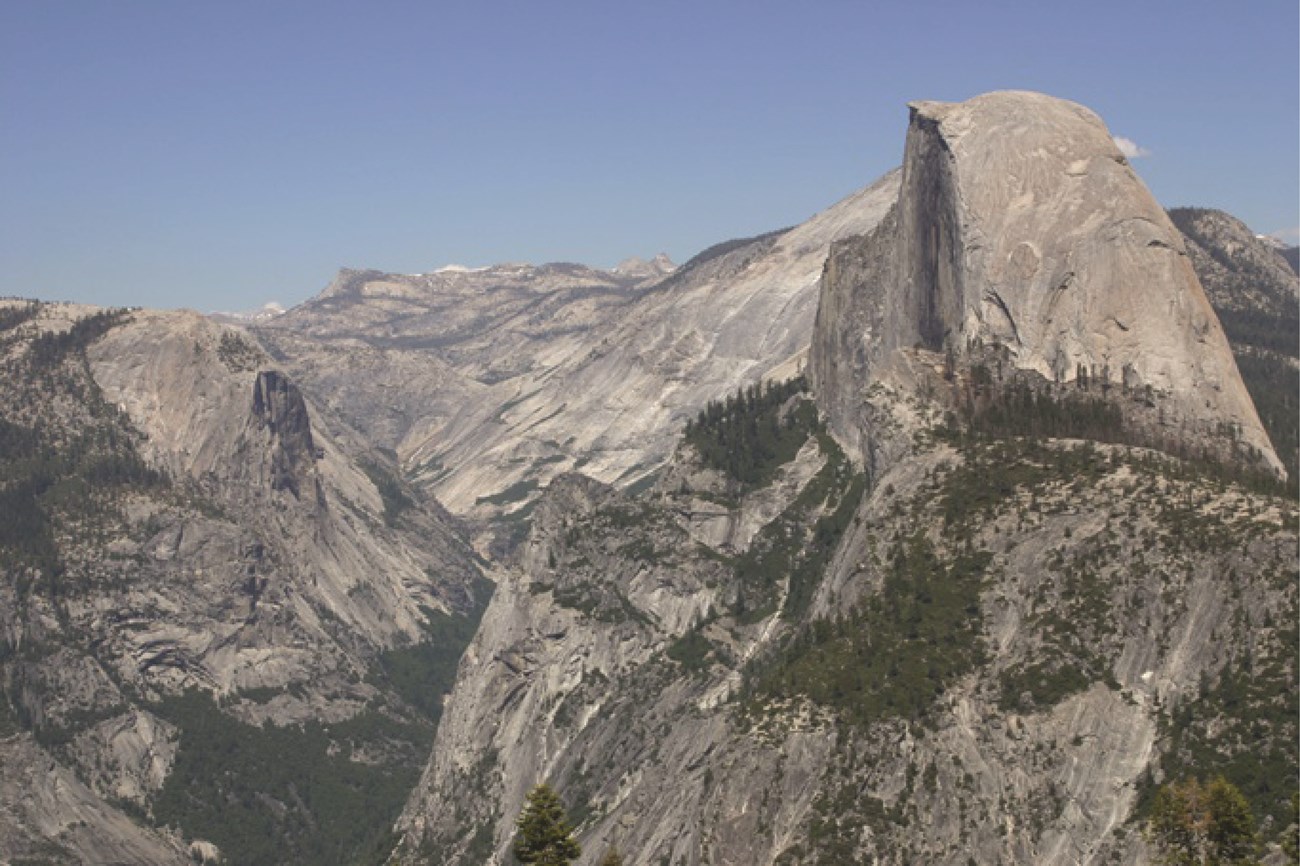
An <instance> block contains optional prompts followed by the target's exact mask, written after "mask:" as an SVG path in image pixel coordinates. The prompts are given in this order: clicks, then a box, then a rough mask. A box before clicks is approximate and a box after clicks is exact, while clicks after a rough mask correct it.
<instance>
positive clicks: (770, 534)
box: [732, 424, 866, 622]
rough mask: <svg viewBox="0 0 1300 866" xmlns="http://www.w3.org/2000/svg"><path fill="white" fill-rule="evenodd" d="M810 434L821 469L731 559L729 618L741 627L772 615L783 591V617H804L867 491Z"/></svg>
mask: <svg viewBox="0 0 1300 866" xmlns="http://www.w3.org/2000/svg"><path fill="white" fill-rule="evenodd" d="M812 433H813V435H815V436H816V437H817V440H818V444H819V445H820V447H821V450H822V454H823V456H824V457H825V458H826V462H825V464H824V465H823V466H822V468H821V469H820V470H818V472H817V474H816V475H814V476H813V478H812V480H811V481H809V482H808V484H807V485H805V487H804V488H803V490H801V491H800V492H799V495H798V496H797V497H796V498H795V500H794V502H793V503H791V505H790V506H789V507H788V508H786V510H785V511H784V512H782V513H781V514H780V516H778V517H777V518H776V519H775V520H773V521H772V522H771V523H769V524H767V525H766V526H764V527H763V529H762V530H761V531H760V532H759V534H758V537H757V538H755V539H754V541H753V543H752V544H751V545H750V546H749V548H748V549H747V550H746V551H745V552H744V553H742V554H740V555H739V556H737V557H736V559H735V563H734V571H735V575H736V582H737V587H738V591H737V594H736V602H735V606H734V608H733V611H732V612H733V613H734V614H735V615H736V616H737V617H738V618H739V619H740V621H741V622H757V621H759V620H761V619H763V618H765V617H767V616H769V615H771V614H772V613H774V612H775V611H776V604H777V599H778V596H779V593H780V590H781V588H782V587H783V586H785V587H788V591H787V594H786V598H785V603H784V605H783V606H782V614H783V615H784V616H785V617H786V618H787V619H791V620H795V619H798V618H799V617H800V616H802V615H803V614H804V613H805V612H806V611H807V609H808V605H810V604H811V603H812V599H813V594H814V593H815V592H816V589H817V586H818V585H819V584H820V583H821V579H822V576H823V575H824V574H825V572H826V567H827V565H828V564H829V563H830V559H831V556H832V554H834V552H835V548H836V547H837V546H838V545H839V542H840V538H841V536H843V534H844V531H845V530H846V529H847V528H848V526H849V522H850V521H851V520H852V519H853V514H854V511H855V510H856V509H857V507H858V503H859V502H860V501H861V500H862V495H863V493H864V492H865V490H866V477H865V476H864V475H863V474H862V473H860V472H855V471H854V468H853V466H852V464H851V463H850V462H849V459H848V458H847V457H846V456H845V454H844V452H843V451H842V450H841V449H840V447H839V446H838V445H837V444H835V440H834V439H832V438H831V437H830V435H829V434H827V433H826V431H825V430H824V429H823V428H822V427H821V426H820V424H816V426H814V427H813V430H812ZM806 438H807V435H805V440H806ZM801 446H802V442H801V443H800V446H799V447H801ZM796 450H797V448H796ZM814 516H816V519H815V520H814ZM810 524H811V527H810Z"/></svg>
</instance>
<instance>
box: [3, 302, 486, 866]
mask: <svg viewBox="0 0 1300 866" xmlns="http://www.w3.org/2000/svg"><path fill="white" fill-rule="evenodd" d="M0 312H2V313H3V314H4V317H5V322H6V324H7V327H3V328H0V365H3V366H4V368H5V370H6V377H5V379H4V382H3V386H2V387H0V390H2V391H3V403H4V405H5V407H6V410H5V413H4V417H3V429H4V430H5V431H6V435H7V436H8V437H9V438H8V439H6V442H7V445H6V447H5V448H4V449H3V453H0V462H2V463H3V466H4V471H5V472H6V473H7V478H8V479H14V480H13V481H11V483H12V484H13V485H14V487H16V488H17V491H15V489H14V487H10V488H7V494H6V497H5V500H4V507H5V512H4V514H5V519H6V520H15V519H17V520H25V521H26V523H25V525H26V527H27V528H26V529H25V530H23V531H21V532H19V533H14V532H12V531H10V532H8V533H7V534H6V535H5V539H6V540H5V545H4V550H5V558H4V562H3V564H2V565H0V576H3V580H0V814H3V815H4V818H3V819H0V860H5V859H6V858H13V859H15V860H18V859H21V858H27V859H30V860H33V861H35V860H40V862H60V863H65V862H66V863H86V864H108V863H140V864H154V863H157V864H163V863H166V864H171V863H181V862H191V860H190V858H189V855H187V854H186V853H185V852H186V846H187V845H189V844H190V843H193V845H196V846H198V848H197V849H196V850H198V851H199V853H200V855H202V854H203V852H204V851H207V852H208V854H211V853H212V851H211V850H209V849H212V850H215V849H214V848H213V847H212V846H213V843H212V841H211V840H210V839H206V838H203V837H201V836H200V837H198V838H195V833H196V831H195V829H194V825H193V824H192V823H191V822H190V819H189V818H188V817H187V819H186V820H184V821H180V822H179V823H180V825H181V826H180V828H179V829H176V830H175V831H174V832H173V831H168V830H166V829H163V828H160V827H158V826H155V825H154V821H153V819H152V818H151V817H143V818H142V817H141V816H149V815H150V814H151V813H152V814H158V812H157V810H158V809H160V808H161V807H160V805H159V804H160V803H161V802H162V801H163V799H164V798H165V797H167V796H169V795H168V794H167V792H166V786H167V784H168V781H169V780H170V779H171V778H172V777H173V775H174V774H175V773H176V768H177V766H178V764H181V763H184V761H185V760H186V756H187V755H188V760H189V764H188V765H187V766H189V767H190V768H191V769H193V767H194V766H195V764H194V756H195V754H196V748H197V749H199V750H200V751H201V748H202V746H201V745H199V746H196V743H198V742H199V740H198V739H196V738H195V734H194V727H195V725H196V724H203V723H202V722H199V721H198V719H199V715H198V714H199V713H200V712H206V713H208V714H209V718H213V717H215V718H217V719H220V720H221V722H224V723H225V724H228V725H231V726H233V725H236V724H240V723H242V724H245V725H247V726H248V728H247V730H248V731H252V732H256V731H258V730H259V726H265V727H263V728H260V730H264V731H271V730H273V729H276V728H279V729H281V730H290V731H292V730H295V727H294V726H298V725H301V724H302V723H304V722H312V723H315V724H317V725H320V724H327V725H328V724H332V723H339V722H343V721H344V720H349V721H351V720H355V719H362V720H365V719H373V718H374V717H375V714H376V713H378V712H380V711H379V710H377V709H376V706H377V705H383V706H384V707H385V708H387V709H386V710H385V711H386V712H388V713H390V715H395V716H397V717H399V718H401V719H406V720H409V719H412V718H415V719H419V716H416V715H415V714H414V712H415V711H414V710H412V708H411V707H410V705H409V704H408V705H405V706H404V705H403V702H402V700H401V699H400V698H399V697H398V695H397V692H396V691H395V688H394V687H393V686H392V684H391V683H388V682H385V681H384V680H383V679H382V678H379V679H377V678H376V676H375V674H374V671H375V670H376V665H377V663H378V662H377V660H378V659H379V658H380V657H381V655H382V654H383V653H384V652H386V651H388V650H390V649H393V648H395V647H399V646H403V647H404V646H409V645H411V644H415V643H417V642H419V641H422V640H427V631H426V626H427V623H428V622H429V621H430V620H431V619H435V618H438V617H447V616H448V615H449V614H458V613H464V612H466V611H467V610H468V609H469V608H470V607H471V605H472V601H471V596H472V592H473V586H474V585H475V583H476V582H478V581H481V578H482V572H481V568H480V564H479V562H477V561H476V560H475V558H474V557H473V555H472V553H471V551H470V549H469V547H468V544H467V543H466V541H465V539H464V538H463V537H462V536H461V534H460V532H459V530H458V529H457V527H456V526H455V524H454V522H453V521H452V520H451V519H450V518H449V516H448V515H447V514H446V513H445V512H444V511H442V509H441V508H440V507H438V506H437V505H436V504H435V503H432V502H421V501H418V497H417V496H416V495H415V493H414V491H412V490H411V489H410V488H409V487H405V486H403V485H402V484H401V483H400V480H399V479H398V477H397V469H396V467H395V466H394V465H393V464H392V463H391V461H390V460H389V459H388V458H386V457H385V455H383V454H382V453H379V452H376V451H374V450H373V449H371V448H370V447H368V445H367V444H366V443H365V442H364V439H363V438H362V437H361V436H360V435H358V434H357V433H355V432H354V431H352V430H351V429H350V428H348V427H347V425H346V424H344V423H342V422H341V421H339V419H337V418H336V417H333V416H332V414H331V413H330V412H329V411H328V410H324V409H322V408H321V407H319V406H318V405H313V404H312V403H311V401H310V400H309V399H308V398H307V397H306V396H304V395H303V393H302V392H301V391H300V390H299V389H298V387H297V385H296V384H295V383H294V382H293V381H292V380H290V379H289V378H288V377H286V376H285V375H284V374H282V373H281V372H279V371H278V370H277V369H275V366H274V364H273V362H272V361H271V359H270V357H269V356H268V355H267V353H266V352H265V350H264V349H262V348H261V347H260V346H259V345H258V344H257V343H256V342H255V341H254V340H253V339H252V338H251V337H249V336H248V335H247V334H246V333H242V332H240V331H237V330H234V329H232V328H229V327H226V326H223V325H219V324H217V323H214V322H213V321H211V320H210V319H208V318H205V317H203V316H200V315H198V314H196V313H187V312H166V313H165V312H149V311H133V312H126V311H116V312H106V311H99V310H95V309H93V308H83V307H72V306H69V305H61V304H48V305H47V304H23V303H15V302H12V301H11V302H5V303H4V304H0ZM15 323H16V324H15ZM33 467H36V468H33ZM29 476H30V477H31V478H33V479H34V480H28V478H29ZM47 489H55V490H56V493H55V495H44V492H45V491H47ZM24 490H26V491H30V492H28V493H26V494H24V493H23V491H24ZM24 495H25V496H26V497H27V498H26V499H24V498H22V497H23V496H24ZM192 690H196V691H197V692H198V693H199V694H200V695H202V696H203V697H202V698H201V699H200V698H198V697H194V698H192V699H191V700H201V701H206V702H207V703H202V704H201V705H200V706H201V707H206V708H207V709H205V710H203V709H195V710H193V711H191V712H189V714H188V715H187V714H186V713H185V712H181V711H180V710H178V709H177V705H176V703H175V702H176V701H177V700H179V699H180V697H181V696H182V695H183V694H185V693H187V692H191V691H192ZM169 702H170V703H169ZM394 707H395V708H397V709H391V708H394ZM425 724H426V725H427V724H429V723H428V722H425ZM421 736H424V734H421ZM412 737H414V735H412ZM384 742H385V743H386V742H387V741H384ZM405 742H406V741H402V743H401V744H399V745H400V747H401V748H407V746H406V745H404V744H405ZM425 745H426V744H425V742H423V741H420V742H418V743H414V742H413V743H412V745H411V746H410V748H411V750H412V752H413V753H414V754H415V755H416V756H417V760H419V759H422V758H423V756H424V754H425V752H424V751H423V748H424V747H425ZM385 748H389V751H388V752H384V751H383V750H382V749H377V748H373V747H372V749H371V751H370V752H369V753H368V754H367V760H368V761H372V762H375V763H377V764H385V765H392V764H397V763H398V762H399V760H400V761H401V762H404V763H409V761H410V756H405V757H403V756H400V755H398V756H397V757H394V754H396V753H397V751H398V747H397V746H393V747H388V746H385ZM187 750H188V751H187ZM325 757H326V756H325V755H322V756H321V758H322V760H324V759H325ZM247 766H248V765H247V764H245V765H244V771H246V770H247ZM244 771H241V770H233V771H232V772H233V773H234V774H235V775H236V776H237V775H238V774H239V773H240V772H244ZM233 777H234V776H230V777H228V778H233ZM245 777H246V778H249V777H248V776H247V773H245ZM239 784H243V783H242V782H241V783H239ZM248 784H253V785H255V784H256V779H252V780H251V781H249V783H248ZM268 784H270V783H268ZM262 793H264V794H269V798H267V799H265V802H266V803H272V802H273V801H275V802H276V803H277V804H278V805H275V806H268V808H274V809H279V810H280V811H279V812H277V814H278V815H284V814H285V813H286V812H293V811H294V808H295V805H296V804H295V803H294V802H289V803H288V805H285V800H278V801H276V800H275V798H276V795H275V794H274V793H272V792H270V791H269V790H264V791H263V792H262ZM280 796H282V797H283V796H284V795H283V794H281V795H280ZM399 796H400V794H399ZM232 799H233V798H232ZM287 799H288V800H290V801H292V798H287ZM170 802H172V803H174V802H175V801H174V800H172V801H170ZM398 805H400V804H398ZM127 807H129V808H127ZM298 808H299V809H304V808H306V807H301V806H298ZM128 812H130V814H128ZM222 842H223V845H224V844H225V840H224V839H223V840H222ZM222 856H223V857H225V859H226V861H227V862H229V861H230V859H231V856H233V855H230V853H229V852H227V853H226V854H223V855H222ZM42 858H44V859H42ZM293 859H294V858H293V857H291V856H288V855H286V857H285V858H284V860H283V862H289V861H291V860H293Z"/></svg>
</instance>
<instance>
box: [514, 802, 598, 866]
mask: <svg viewBox="0 0 1300 866" xmlns="http://www.w3.org/2000/svg"><path fill="white" fill-rule="evenodd" d="M515 826H517V827H518V828H519V833H518V835H516V836H515V841H514V844H513V845H512V846H511V852H512V853H513V854H514V855H515V859H516V860H518V861H519V862H520V863H536V864H537V866H567V864H569V863H572V862H573V861H574V860H576V859H577V858H578V857H579V856H581V855H582V847H581V846H580V845H579V844H578V841H577V840H576V839H575V838H574V837H573V825H572V824H571V823H570V822H569V818H568V816H567V815H565V814H564V805H563V804H562V803H561V802H560V795H559V794H557V793H555V791H554V790H553V789H552V788H551V786H550V785H546V784H541V785H538V786H536V787H535V788H533V789H532V790H531V791H529V792H528V798H527V802H526V803H525V805H524V811H523V812H522V813H521V814H520V815H519V818H518V819H517V820H516V821H515Z"/></svg>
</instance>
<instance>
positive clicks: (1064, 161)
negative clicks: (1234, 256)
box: [810, 92, 1281, 472]
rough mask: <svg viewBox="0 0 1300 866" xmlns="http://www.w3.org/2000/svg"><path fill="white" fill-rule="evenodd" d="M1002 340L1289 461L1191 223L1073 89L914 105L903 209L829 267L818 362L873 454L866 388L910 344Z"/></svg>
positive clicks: (855, 442)
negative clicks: (1217, 306)
mask: <svg viewBox="0 0 1300 866" xmlns="http://www.w3.org/2000/svg"><path fill="white" fill-rule="evenodd" d="M989 345H998V346H1002V347H1005V348H1006V349H1007V350H1008V351H1009V356H1010V359H1011V361H1012V363H1013V364H1014V365H1015V366H1016V367H1017V368H1020V369H1024V370H1030V371H1034V372H1036V373H1038V374H1040V375H1041V376H1042V377H1043V378H1044V379H1046V380H1048V381H1056V382H1071V381H1074V380H1075V379H1076V378H1079V377H1082V378H1092V379H1098V378H1105V379H1106V380H1107V381H1110V382H1114V383H1116V384H1119V385H1122V386H1124V387H1125V388H1129V389H1137V388H1141V389H1144V390H1147V389H1149V393H1150V394H1152V395H1153V398H1154V399H1155V400H1156V401H1157V402H1158V403H1159V406H1160V407H1161V411H1162V413H1163V414H1162V420H1163V423H1164V424H1166V425H1167V427H1168V431H1166V433H1165V434H1164V435H1165V436H1173V437H1178V438H1180V439H1182V440H1183V441H1186V442H1188V443H1189V444H1191V445H1193V446H1194V447H1196V448H1198V449H1204V448H1206V447H1214V446H1213V443H1214V442H1215V441H1216V440H1222V439H1225V438H1231V439H1232V440H1234V442H1235V443H1239V444H1242V445H1245V446H1246V449H1247V450H1248V451H1250V452H1253V453H1254V454H1256V455H1257V457H1258V460H1259V461H1260V462H1261V463H1262V465H1263V466H1265V467H1266V468H1268V469H1269V470H1271V471H1273V472H1279V471H1280V469H1281V464H1280V462H1279V461H1278V459H1277V456H1276V455H1275V454H1274V452H1273V448H1272V446H1271V445H1270V444H1269V441H1268V437H1267V436H1266V435H1265V433H1264V430H1263V428H1262V427H1261V425H1260V422H1259V418H1258V416H1257V414H1256V412H1255V407H1254V405H1253V404H1252V402H1251V400H1250V397H1249V395H1248V394H1247V392H1246V389H1245V387H1244V386H1243V384H1242V381H1241V377H1240V375H1239V374H1238V372H1237V368H1236V364H1235V363H1234V361H1233V357H1232V353H1231V351H1230V349H1229V346H1228V342H1227V338H1226V337H1225V336H1224V333H1223V330H1222V328H1221V327H1220V325H1219V322H1218V319H1217V318H1216V316H1215V314H1214V311H1213V309H1212V308H1211V307H1210V304H1209V301H1208V300H1207V299H1206V296H1205V292H1204V291H1203V290H1202V288H1201V286H1200V283H1199V282H1198V280H1197V276H1196V274H1195V272H1194V271H1193V268H1192V263H1191V261H1189V259H1188V256H1187V251H1186V248H1185V246H1184V243H1183V239H1182V236H1181V235H1180V233H1179V232H1178V230H1177V229H1176V228H1175V226H1174V225H1173V223H1172V222H1171V221H1170V219H1169V217H1168V216H1167V215H1166V214H1165V212H1164V211H1163V210H1162V209H1161V208H1160V206H1159V205H1158V204H1157V203H1156V201H1155V199H1154V198H1152V196H1151V194H1150V193H1149V192H1148V191H1147V189H1146V187H1145V186H1144V185H1143V184H1142V182H1141V181H1140V180H1139V179H1138V177H1137V175H1136V174H1135V173H1134V172H1133V170H1132V168H1131V167H1130V166H1129V165H1128V163H1127V161H1126V160H1125V159H1124V157H1123V155H1122V154H1121V153H1120V152H1119V150H1118V148H1117V147H1116V146H1115V144H1114V142H1113V141H1112V139H1111V136H1110V133H1109V131H1108V130H1107V129H1106V126H1105V124H1103V123H1102V121H1101V120H1100V119H1099V118H1098V117H1097V116H1096V115H1095V114H1093V113H1092V112H1091V111H1089V110H1087V109H1086V108H1083V107H1082V106H1079V105H1076V104H1074V103H1072V102H1067V101H1064V100H1060V99H1055V98H1052V97H1049V96H1044V95H1042V94H1037V93H1024V92H1000V93H990V94H986V95H984V96H979V97H976V98H974V99H971V100H969V101H967V102H963V103H957V104H948V103H938V102H916V103H912V105H911V123H910V126H909V129H908V133H907V144H906V150H905V155H904V161H903V179H902V186H901V189H900V192H899V197H898V202H897V204H896V206H895V208H894V210H893V212H892V213H891V214H890V216H889V217H887V218H886V219H885V220H884V221H883V222H882V223H881V225H880V226H879V227H878V228H877V229H876V230H875V231H874V232H872V233H871V234H868V235H866V236H863V237H861V238H855V239H851V240H847V241H843V242H841V243H839V244H837V245H836V246H835V248H834V249H833V250H832V253H831V256H830V258H829V260H828V262H827V264H826V269H825V272H824V275H823V280H822V301H821V307H820V310H819V315H818V323H817V328H816V333H815V336H814V339H813V345H812V350H811V360H810V370H811V373H812V377H813V379H814V383H815V387H816V390H817V391H818V393H819V395H821V399H822V404H823V407H824V409H825V410H826V411H827V412H828V414H829V417H830V423H831V426H832V428H833V429H834V430H835V431H836V433H837V435H839V436H841V437H842V438H843V439H844V440H845V441H846V442H848V443H849V444H850V445H851V446H852V447H855V448H856V449H857V450H858V451H859V453H862V452H864V451H865V450H866V448H865V447H864V446H865V444H866V443H864V442H863V441H862V433H861V430H862V427H863V417H862V402H863V400H862V395H863V394H864V393H865V392H866V390H867V389H868V388H869V387H870V385H871V384H872V383H874V382H880V381H885V380H887V379H889V378H890V370H891V368H892V367H895V366H896V365H897V363H898V361H899V357H900V350H903V351H906V350H909V349H913V348H920V349H925V350H929V351H931V352H935V353H944V354H947V355H948V356H949V357H955V358H956V359H957V360H958V361H960V360H961V359H962V358H964V357H966V356H967V355H968V354H969V353H971V352H973V351H974V350H977V349H978V348H979V347H982V346H989ZM1217 447H1218V450H1220V451H1227V450H1228V448H1227V447H1226V445H1222V444H1221V445H1220V446H1217Z"/></svg>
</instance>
